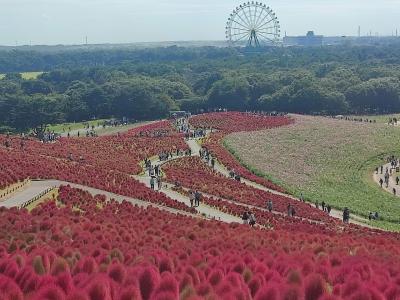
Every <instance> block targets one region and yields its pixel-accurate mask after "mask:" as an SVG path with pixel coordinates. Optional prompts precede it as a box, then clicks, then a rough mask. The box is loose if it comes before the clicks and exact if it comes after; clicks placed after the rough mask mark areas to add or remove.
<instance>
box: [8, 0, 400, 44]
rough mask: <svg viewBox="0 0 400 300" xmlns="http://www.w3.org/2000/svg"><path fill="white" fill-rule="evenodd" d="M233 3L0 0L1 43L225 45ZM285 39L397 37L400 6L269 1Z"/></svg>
mask: <svg viewBox="0 0 400 300" xmlns="http://www.w3.org/2000/svg"><path fill="white" fill-rule="evenodd" d="M240 3H242V2H241V1H234V0H0V4H1V5H0V44H2V45H15V44H16V43H18V44H19V45H21V44H29V42H30V41H32V43H33V44H81V43H83V42H84V39H85V36H88V40H89V43H129V42H146V41H177V40H222V39H224V38H225V22H226V19H227V17H228V16H229V14H230V12H231V11H232V9H233V8H235V7H236V6H237V5H239V4H240ZM263 3H265V4H267V5H269V6H270V7H271V8H272V9H273V10H274V11H275V13H276V14H277V16H278V18H279V20H280V23H281V27H282V34H284V32H285V31H286V32H287V34H288V35H299V34H304V33H305V32H306V31H308V30H314V31H315V32H316V33H318V34H324V35H356V34H357V28H358V25H360V26H361V33H362V34H366V33H367V32H368V33H369V32H370V30H371V31H372V33H373V34H375V33H376V32H379V34H380V35H391V34H392V33H393V32H394V31H395V29H396V27H397V28H398V29H399V34H400V0H268V1H263Z"/></svg>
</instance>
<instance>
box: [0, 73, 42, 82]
mask: <svg viewBox="0 0 400 300" xmlns="http://www.w3.org/2000/svg"><path fill="white" fill-rule="evenodd" d="M42 74H43V72H22V73H21V76H22V78H23V79H25V80H31V79H36V78H38V76H39V75H42ZM5 76H6V75H5V74H0V80H1V79H4V77H5Z"/></svg>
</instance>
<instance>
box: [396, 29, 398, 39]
mask: <svg viewBox="0 0 400 300" xmlns="http://www.w3.org/2000/svg"><path fill="white" fill-rule="evenodd" d="M396 37H398V35H397V28H396Z"/></svg>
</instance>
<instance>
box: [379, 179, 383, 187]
mask: <svg viewBox="0 0 400 300" xmlns="http://www.w3.org/2000/svg"><path fill="white" fill-rule="evenodd" d="M379 184H380V185H381V187H383V186H382V185H383V179H382V178H381V179H379Z"/></svg>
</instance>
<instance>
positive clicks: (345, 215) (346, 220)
mask: <svg viewBox="0 0 400 300" xmlns="http://www.w3.org/2000/svg"><path fill="white" fill-rule="evenodd" d="M349 220H350V211H349V209H348V208H347V207H345V208H344V210H343V223H347V224H348V223H349Z"/></svg>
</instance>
